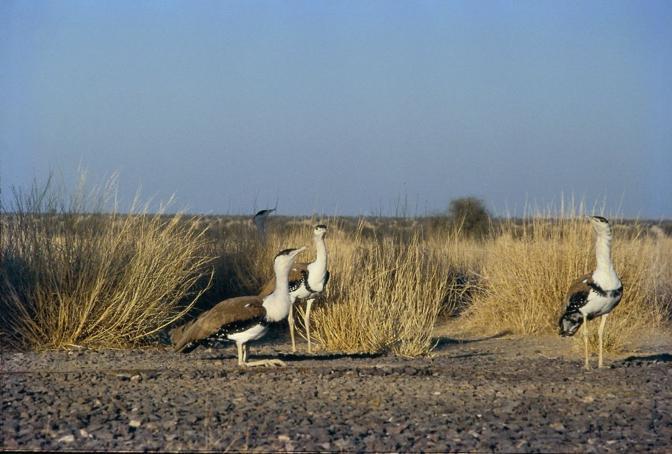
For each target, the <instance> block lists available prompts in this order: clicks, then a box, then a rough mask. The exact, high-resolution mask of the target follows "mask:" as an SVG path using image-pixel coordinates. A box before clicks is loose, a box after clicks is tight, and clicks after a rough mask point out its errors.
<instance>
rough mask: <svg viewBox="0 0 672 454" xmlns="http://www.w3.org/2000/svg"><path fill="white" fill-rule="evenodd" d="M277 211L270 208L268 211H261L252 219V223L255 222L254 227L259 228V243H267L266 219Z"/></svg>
mask: <svg viewBox="0 0 672 454" xmlns="http://www.w3.org/2000/svg"><path fill="white" fill-rule="evenodd" d="M275 210H276V209H275V208H270V209H268V210H260V211H257V214H255V215H254V216H253V217H252V222H254V225H255V226H256V227H257V235H258V236H259V241H261V243H262V244H263V243H266V219H267V218H268V216H269V215H270V214H271V213H273V212H274V211H275Z"/></svg>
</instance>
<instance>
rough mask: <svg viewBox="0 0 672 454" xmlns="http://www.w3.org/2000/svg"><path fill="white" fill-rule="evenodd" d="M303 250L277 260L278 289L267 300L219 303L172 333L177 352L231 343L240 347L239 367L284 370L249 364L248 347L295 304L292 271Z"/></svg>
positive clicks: (262, 363)
mask: <svg viewBox="0 0 672 454" xmlns="http://www.w3.org/2000/svg"><path fill="white" fill-rule="evenodd" d="M304 249H305V247H302V248H300V249H285V250H284V251H281V252H280V253H278V255H276V256H275V260H274V261H273V271H274V272H275V285H274V288H273V291H272V292H270V293H269V294H268V295H265V296H263V297H262V296H241V297H238V298H230V299H227V300H224V301H222V302H221V303H218V304H217V305H216V306H214V307H213V308H212V309H210V310H208V311H206V312H204V313H203V314H201V315H200V316H199V317H198V318H197V319H195V320H194V321H192V322H190V323H187V324H186V325H184V326H181V327H178V328H176V329H174V330H173V331H172V332H171V339H172V340H173V343H174V344H175V347H174V348H175V351H176V352H184V353H187V352H190V351H191V350H193V349H194V348H196V347H197V346H199V345H206V346H212V345H214V344H217V343H219V342H221V341H224V340H231V341H234V342H235V343H236V346H237V347H238V365H239V366H284V365H285V363H283V362H282V361H280V360H279V359H269V360H264V361H253V362H247V343H248V342H249V341H253V340H257V339H259V338H261V337H262V336H264V335H265V334H266V332H267V331H268V325H269V324H270V323H273V322H280V321H282V320H284V319H285V318H287V315H288V314H289V310H290V308H291V307H292V302H291V300H290V297H289V271H290V270H291V268H292V264H293V263H294V258H295V257H296V255H297V254H298V253H299V252H301V251H303V250H304Z"/></svg>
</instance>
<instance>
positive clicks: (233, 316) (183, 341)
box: [171, 296, 266, 352]
mask: <svg viewBox="0 0 672 454" xmlns="http://www.w3.org/2000/svg"><path fill="white" fill-rule="evenodd" d="M262 303H263V299H262V298H261V297H258V296H241V297H238V298H230V299H228V300H224V301H222V302H221V303H218V304H217V305H215V306H214V307H213V308H212V309H210V310H209V311H206V312H204V313H202V314H201V315H200V316H199V317H198V318H197V319H195V320H194V321H192V322H190V323H188V324H186V325H184V327H183V328H181V329H179V331H178V329H176V330H175V335H174V336H173V335H172V333H171V338H172V340H173V342H174V344H175V351H177V352H179V351H182V350H183V349H184V348H185V347H186V346H187V345H189V344H190V343H192V342H195V341H199V340H202V339H205V338H207V337H209V336H211V335H213V334H215V333H216V332H217V331H219V329H220V328H221V327H222V326H226V325H229V324H232V323H239V322H243V321H247V320H253V319H261V318H263V317H264V316H265V315H266V309H265V308H264V306H263V305H262Z"/></svg>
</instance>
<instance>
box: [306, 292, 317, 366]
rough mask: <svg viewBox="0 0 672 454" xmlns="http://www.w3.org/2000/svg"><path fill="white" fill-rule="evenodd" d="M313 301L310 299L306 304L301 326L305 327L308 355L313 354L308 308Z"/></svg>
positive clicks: (313, 299)
mask: <svg viewBox="0 0 672 454" xmlns="http://www.w3.org/2000/svg"><path fill="white" fill-rule="evenodd" d="M313 301H315V298H310V299H309V300H308V301H307V302H306V313H305V315H304V318H303V324H304V325H305V326H306V337H307V338H308V353H312V352H313V350H312V348H311V343H310V308H311V307H312V306H313Z"/></svg>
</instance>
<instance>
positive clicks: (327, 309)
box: [0, 191, 672, 356]
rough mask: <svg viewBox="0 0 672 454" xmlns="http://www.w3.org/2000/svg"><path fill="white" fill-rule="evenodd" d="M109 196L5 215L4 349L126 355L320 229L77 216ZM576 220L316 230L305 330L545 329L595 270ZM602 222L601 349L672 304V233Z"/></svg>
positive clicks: (365, 336)
mask: <svg viewBox="0 0 672 454" xmlns="http://www.w3.org/2000/svg"><path fill="white" fill-rule="evenodd" d="M107 193H108V191H102V192H101V193H98V195H97V196H94V197H91V196H89V197H83V196H81V195H79V196H77V197H75V198H73V200H71V201H70V202H69V204H68V205H67V206H60V205H59V203H60V202H58V201H59V200H62V198H60V199H59V197H55V198H52V199H50V198H49V196H48V195H46V193H41V192H39V191H33V192H32V193H30V194H28V195H19V196H17V198H16V200H17V202H16V207H14V208H13V209H12V210H11V211H12V214H5V215H4V216H3V217H2V223H0V225H2V226H3V230H2V232H1V234H0V239H1V241H2V243H1V247H2V257H1V258H0V261H1V265H2V267H1V268H0V273H1V275H0V305H1V306H0V317H2V318H1V319H0V321H2V328H3V330H4V332H3V333H2V335H3V338H4V339H7V340H9V341H11V342H13V343H15V344H22V345H23V346H25V347H29V348H34V349H44V348H62V347H68V346H71V345H82V346H89V347H102V346H105V347H110V346H114V347H122V346H128V345H136V344H138V343H142V342H146V341H147V339H148V337H149V336H151V335H152V334H154V333H157V332H160V331H161V330H162V329H163V328H164V327H166V326H168V325H170V324H171V323H173V322H175V321H176V320H178V319H180V318H181V317H182V316H183V315H185V314H186V313H187V312H188V311H190V309H191V307H192V306H193V305H194V303H195V302H196V301H197V300H198V304H199V305H200V309H201V310H203V309H207V308H208V307H210V306H211V305H213V304H215V303H216V302H218V301H220V300H222V299H224V298H228V297H233V296H240V295H250V294H256V293H257V292H258V290H259V289H260V288H261V286H262V285H263V283H264V282H265V281H266V280H267V279H269V278H271V276H272V263H273V257H274V256H275V254H276V253H277V252H278V251H280V250H282V249H286V248H288V247H300V246H304V245H306V246H310V247H309V249H308V250H307V251H305V252H304V253H303V254H301V256H299V258H298V260H300V261H312V260H313V258H314V254H315V251H314V248H312V226H313V225H314V224H315V223H317V222H318V220H317V219H288V218H286V219H282V218H280V217H271V218H269V225H268V229H267V230H268V237H267V243H266V244H265V245H262V244H261V243H260V242H259V240H258V238H257V236H256V231H255V229H254V226H253V225H252V224H251V222H250V221H249V218H248V217H238V218H234V217H228V218H221V217H211V218H209V219H204V218H198V219H196V218H194V219H183V218H182V217H180V216H161V215H158V214H147V211H146V210H145V209H140V210H136V211H135V214H132V215H120V214H117V213H115V212H114V210H112V212H111V213H110V214H105V215H102V214H86V215H84V214H82V213H85V212H87V213H91V212H94V213H95V212H99V211H100V209H99V208H100V207H101V206H104V205H105V204H106V203H107V200H106V198H105V197H106V196H105V194H107ZM92 204H93V205H94V209H84V207H85V206H91V205H92ZM579 211H580V210H579ZM580 214H582V213H581V212H576V211H575V212H573V213H570V214H569V215H561V216H553V217H552V216H549V215H548V214H545V215H543V216H541V215H537V216H532V217H529V218H526V219H524V220H523V221H522V222H513V221H510V222H504V223H503V224H499V225H498V226H497V227H496V228H495V229H493V230H496V233H495V234H493V235H491V237H490V238H489V239H486V240H484V241H477V240H475V239H469V238H467V237H466V236H465V235H462V234H461V232H460V226H459V225H457V226H456V225H450V224H444V223H441V222H436V220H434V221H432V220H425V221H423V220H403V219H396V220H381V219H374V218H367V219H359V220H353V219H347V218H334V219H328V220H320V222H324V223H326V224H328V225H329V233H328V236H327V248H328V251H329V270H330V272H331V279H330V282H329V284H328V286H327V290H326V292H325V295H324V298H323V299H322V300H321V301H319V302H318V304H317V305H316V306H315V308H314V310H313V315H312V317H311V319H312V328H313V329H312V332H311V334H313V337H314V338H315V340H316V342H317V343H319V344H321V347H322V348H323V349H325V350H327V351H345V352H377V351H381V350H388V351H392V352H394V353H395V354H398V355H403V356H417V355H422V354H426V353H428V352H429V351H430V350H431V349H432V346H433V339H432V337H431V335H432V328H433V327H434V326H435V324H436V322H437V318H438V317H440V316H441V315H442V314H444V315H451V316H455V315H460V314H462V315H461V318H460V322H459V325H461V326H464V328H465V329H470V330H472V331H473V330H476V331H479V332H481V333H492V332H501V331H504V330H510V331H513V332H514V333H520V334H530V335H534V334H542V333H554V332H556V330H557V320H558V317H559V315H560V312H561V311H562V310H563V309H564V303H563V299H564V294H565V292H566V290H567V288H568V287H569V284H570V282H571V281H572V280H573V279H575V278H576V277H578V276H581V275H582V274H584V273H586V272H588V271H589V270H591V269H593V267H594V261H595V259H594V251H593V248H594V235H593V233H592V231H591V228H590V226H589V223H588V222H586V221H585V220H584V219H583V218H582V217H580ZM614 224H615V227H614V241H613V243H612V244H613V258H614V261H615V266H616V270H617V272H618V273H619V274H620V276H621V278H622V281H623V285H624V288H625V294H624V298H623V301H622V303H621V305H620V306H619V307H618V308H617V309H616V310H615V311H614V313H613V314H612V315H610V317H609V322H608V324H607V331H606V334H607V338H606V341H607V345H606V346H607V348H608V349H612V350H613V349H619V348H622V347H623V346H624V345H625V344H626V343H627V342H628V341H629V340H631V339H632V338H633V337H634V336H635V335H636V333H638V332H640V331H641V330H642V329H648V328H651V327H656V326H659V325H660V324H662V323H664V322H665V321H666V320H669V316H670V301H672V286H671V285H670V284H669V283H670V282H672V239H670V238H669V237H668V236H666V235H665V234H664V232H662V231H660V232H657V233H656V232H653V233H650V232H648V231H645V230H644V229H643V227H642V226H640V225H636V224H628V225H627V226H626V225H624V224H623V223H619V222H618V221H616V222H614ZM208 257H216V259H215V260H210V259H209V258H208ZM209 276H212V281H209V280H208V277H209ZM210 283H211V284H212V285H209V284H210ZM199 298H200V299H199ZM191 312H192V314H191V315H193V312H196V311H191ZM297 313H298V315H299V317H297V326H298V327H299V328H301V317H300V315H301V307H300V306H299V307H298V308H297V311H295V314H297ZM592 331H593V332H594V331H595V330H594V329H593V330H592Z"/></svg>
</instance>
